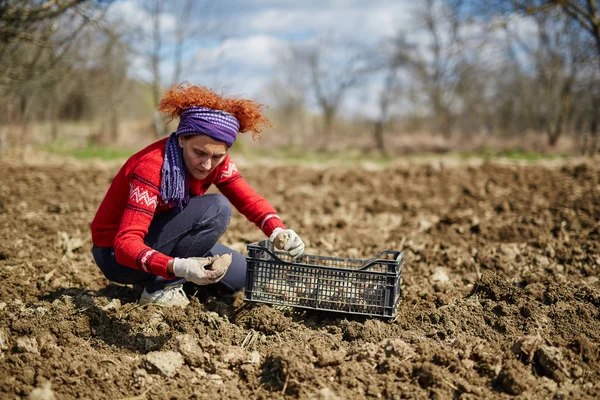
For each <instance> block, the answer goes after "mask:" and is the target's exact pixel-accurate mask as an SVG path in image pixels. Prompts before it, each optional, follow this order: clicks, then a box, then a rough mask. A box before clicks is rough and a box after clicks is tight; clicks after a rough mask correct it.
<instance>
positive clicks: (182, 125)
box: [175, 107, 240, 147]
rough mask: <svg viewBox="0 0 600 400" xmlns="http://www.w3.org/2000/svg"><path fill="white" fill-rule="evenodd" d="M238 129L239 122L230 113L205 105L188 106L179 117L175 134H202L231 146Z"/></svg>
mask: <svg viewBox="0 0 600 400" xmlns="http://www.w3.org/2000/svg"><path fill="white" fill-rule="evenodd" d="M239 130H240V123H239V122H238V120H237V119H236V118H235V117H234V116H233V115H231V114H229V113H227V112H225V111H221V110H213V109H212V108H206V107H190V108H187V109H185V110H184V111H183V112H182V113H181V117H179V126H178V127H177V132H175V134H176V135H177V136H180V135H198V134H204V135H207V136H210V137H211V138H213V139H216V140H220V141H221V142H225V143H227V146H229V147H231V146H232V145H233V142H235V138H236V136H237V134H238V131H239Z"/></svg>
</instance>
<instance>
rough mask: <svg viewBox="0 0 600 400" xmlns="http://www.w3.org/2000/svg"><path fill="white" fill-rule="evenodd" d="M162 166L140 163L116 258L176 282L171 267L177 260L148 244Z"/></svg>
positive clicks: (132, 179)
mask: <svg viewBox="0 0 600 400" xmlns="http://www.w3.org/2000/svg"><path fill="white" fill-rule="evenodd" d="M159 185H160V165H158V164H157V163H154V162H147V163H144V162H140V163H138V165H137V166H136V167H134V169H133V171H132V173H131V175H130V178H129V194H128V200H127V205H126V206H125V211H124V212H123V217H122V218H121V224H120V226H119V231H118V232H117V236H116V237H115V257H116V259H117V261H118V262H119V263H120V264H122V265H125V266H128V267H130V268H135V269H139V270H142V271H146V272H150V273H152V274H154V275H159V276H162V277H165V278H169V279H172V278H174V276H173V275H171V274H169V273H168V272H167V263H168V262H169V260H172V259H173V257H170V256H167V255H165V254H163V253H160V252H159V251H157V250H154V249H152V248H150V247H149V246H147V245H146V244H145V243H144V237H145V236H146V234H147V233H148V228H149V226H150V222H151V221H152V218H153V217H154V212H155V211H156V207H157V205H158V198H159V196H160V195H159Z"/></svg>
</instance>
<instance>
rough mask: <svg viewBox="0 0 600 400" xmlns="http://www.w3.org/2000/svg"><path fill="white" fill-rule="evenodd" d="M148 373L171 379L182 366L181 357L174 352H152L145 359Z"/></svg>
mask: <svg viewBox="0 0 600 400" xmlns="http://www.w3.org/2000/svg"><path fill="white" fill-rule="evenodd" d="M145 360H146V365H147V369H148V372H151V373H159V374H161V375H164V376H166V377H168V378H170V377H172V376H174V375H175V373H177V371H178V370H179V369H180V368H181V366H182V365H183V357H182V356H181V354H179V353H178V352H176V351H153V352H151V353H148V354H146V357H145Z"/></svg>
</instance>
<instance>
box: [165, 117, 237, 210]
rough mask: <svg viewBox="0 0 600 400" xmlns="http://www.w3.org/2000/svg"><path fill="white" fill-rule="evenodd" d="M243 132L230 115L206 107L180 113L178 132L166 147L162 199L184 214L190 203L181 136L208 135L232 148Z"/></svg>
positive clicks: (173, 134)
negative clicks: (180, 141) (184, 209)
mask: <svg viewBox="0 0 600 400" xmlns="http://www.w3.org/2000/svg"><path fill="white" fill-rule="evenodd" d="M239 129H240V123H239V122H238V120H237V119H236V118H235V117H234V116H233V115H231V114H229V113H227V112H225V111H221V110H213V109H212V108H206V107H190V108H187V109H185V110H184V111H183V112H182V113H181V117H180V118H179V125H178V126H177V131H176V132H173V133H171V136H169V139H168V140H167V144H166V146H165V159H164V161H163V165H162V176H161V185H160V195H161V197H162V198H163V201H165V202H166V203H168V204H170V205H172V206H175V207H177V208H178V209H179V210H182V209H183V207H184V206H185V204H187V202H188V201H189V199H190V195H189V192H188V188H187V184H186V179H187V176H186V175H187V174H186V169H185V163H184V162H183V152H182V149H181V147H179V143H178V140H177V138H178V137H179V136H182V135H183V136H190V135H207V136H210V137H211V138H213V139H215V140H219V141H221V142H224V143H226V144H227V146H229V147H231V146H232V145H233V142H235V138H236V136H237V134H238V131H239Z"/></svg>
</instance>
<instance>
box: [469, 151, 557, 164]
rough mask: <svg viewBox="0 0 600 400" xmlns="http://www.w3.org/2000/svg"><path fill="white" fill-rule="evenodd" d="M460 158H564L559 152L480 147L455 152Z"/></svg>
mask: <svg viewBox="0 0 600 400" xmlns="http://www.w3.org/2000/svg"><path fill="white" fill-rule="evenodd" d="M457 155H458V157H459V158H461V159H465V160H466V159H472V158H483V159H484V160H494V159H506V160H514V161H531V162H534V161H543V160H556V159H562V158H566V157H567V156H565V155H561V154H544V153H535V152H528V151H522V150H494V149H490V148H482V149H480V150H477V151H464V152H459V153H457Z"/></svg>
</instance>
